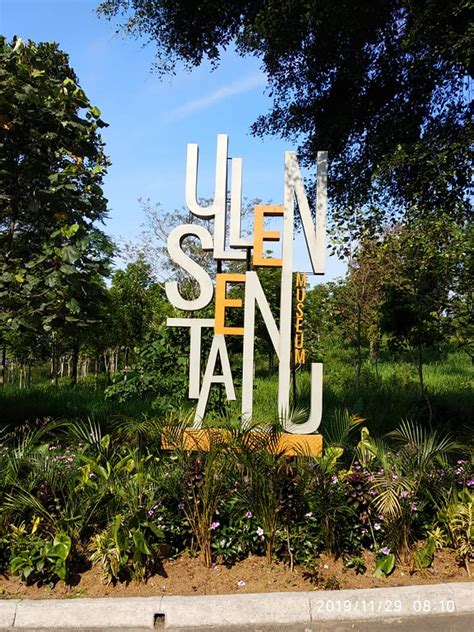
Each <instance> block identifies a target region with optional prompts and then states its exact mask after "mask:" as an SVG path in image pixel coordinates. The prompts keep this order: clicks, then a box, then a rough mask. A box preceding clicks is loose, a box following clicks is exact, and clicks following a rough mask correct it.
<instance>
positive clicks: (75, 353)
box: [71, 340, 79, 386]
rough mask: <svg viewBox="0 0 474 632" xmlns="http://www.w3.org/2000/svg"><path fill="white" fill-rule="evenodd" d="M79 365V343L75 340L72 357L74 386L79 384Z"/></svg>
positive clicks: (72, 382)
mask: <svg viewBox="0 0 474 632" xmlns="http://www.w3.org/2000/svg"><path fill="white" fill-rule="evenodd" d="M78 364H79V342H78V341H77V340H75V341H74V343H73V346H72V355H71V384H72V385H73V386H75V385H76V384H77V367H78Z"/></svg>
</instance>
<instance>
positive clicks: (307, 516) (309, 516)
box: [305, 511, 313, 518]
mask: <svg viewBox="0 0 474 632" xmlns="http://www.w3.org/2000/svg"><path fill="white" fill-rule="evenodd" d="M312 515H313V512H312V511H308V513H305V518H311V517H312Z"/></svg>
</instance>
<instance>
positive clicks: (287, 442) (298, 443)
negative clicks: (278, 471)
mask: <svg viewBox="0 0 474 632" xmlns="http://www.w3.org/2000/svg"><path fill="white" fill-rule="evenodd" d="M256 432H258V431H256ZM163 435H164V436H163V439H162V446H163V448H164V449H165V450H172V449H173V442H172V441H169V440H167V439H166V429H165V432H164V433H163ZM226 435H227V437H228V436H229V433H228V431H226V430H219V429H218V428H212V429H203V430H194V429H193V428H186V430H185V431H184V435H183V437H182V439H181V440H180V447H181V446H182V447H184V449H185V450H200V451H203V452H207V451H208V450H209V446H210V445H211V444H212V443H216V442H219V443H222V442H223V441H224V442H225V441H226ZM275 452H282V453H284V454H285V456H298V455H300V456H321V455H322V453H323V437H322V436H321V435H320V434H312V435H299V434H289V433H288V434H287V433H284V434H282V435H280V437H279V441H278V446H277V447H276V448H275Z"/></svg>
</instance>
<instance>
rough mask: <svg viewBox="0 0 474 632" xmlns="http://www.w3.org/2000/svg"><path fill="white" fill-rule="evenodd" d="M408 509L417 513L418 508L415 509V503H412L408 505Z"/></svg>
mask: <svg viewBox="0 0 474 632" xmlns="http://www.w3.org/2000/svg"><path fill="white" fill-rule="evenodd" d="M410 509H411V510H412V511H418V507H417V505H416V503H412V504H411V505H410Z"/></svg>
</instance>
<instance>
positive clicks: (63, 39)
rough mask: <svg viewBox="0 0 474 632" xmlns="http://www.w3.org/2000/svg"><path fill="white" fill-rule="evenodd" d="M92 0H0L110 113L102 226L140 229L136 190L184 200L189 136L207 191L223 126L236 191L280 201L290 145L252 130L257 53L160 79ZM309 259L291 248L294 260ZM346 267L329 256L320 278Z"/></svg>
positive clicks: (4, 23)
mask: <svg viewBox="0 0 474 632" xmlns="http://www.w3.org/2000/svg"><path fill="white" fill-rule="evenodd" d="M97 5H98V0H0V32H1V33H2V34H3V35H5V36H7V37H8V38H11V37H12V36H13V35H18V36H19V37H21V38H22V39H33V40H35V41H51V40H54V41H56V42H58V43H59V45H60V47H61V48H62V49H63V50H64V51H65V52H66V53H68V54H69V56H70V63H71V66H72V67H73V68H74V70H75V71H76V73H77V75H78V77H79V80H80V84H81V86H82V87H83V88H84V90H85V92H86V94H87V95H88V96H89V98H90V100H91V102H92V103H93V104H94V105H97V107H99V108H100V110H101V111H102V118H103V119H104V120H105V121H106V122H107V123H109V127H108V128H107V129H106V130H104V133H103V136H104V140H105V142H106V152H107V154H108V155H109V156H110V158H111V160H112V166H111V168H110V170H109V173H108V175H107V178H106V182H105V187H104V188H105V194H106V196H107V198H108V200H109V208H110V213H109V219H108V220H107V223H106V231H107V232H108V233H109V234H110V235H112V236H113V237H114V238H115V239H116V240H120V239H126V240H134V239H138V237H139V234H140V230H141V223H142V222H143V219H144V218H143V216H142V213H141V209H140V205H139V203H138V199H139V198H144V199H147V198H149V199H150V200H151V201H152V202H160V203H161V204H162V206H163V207H164V208H166V209H174V208H179V207H181V206H183V205H184V176H185V159H186V144H187V143H189V142H195V143H199V146H200V174H199V177H200V180H199V194H200V195H202V196H203V197H211V196H212V193H213V183H214V160H215V157H214V152H215V143H216V135H217V134H218V133H227V134H229V139H230V147H229V152H230V155H231V156H241V157H242V158H243V170H244V175H243V188H244V190H243V193H244V195H245V196H246V197H248V198H250V199H252V198H255V197H259V198H262V199H264V200H270V199H271V200H272V201H273V203H275V204H280V203H282V201H283V200H282V196H283V158H284V152H285V150H291V149H294V147H293V146H292V145H290V144H288V143H287V142H283V141H281V140H279V139H276V138H272V137H266V138H264V139H263V140H262V139H257V138H254V137H252V136H251V135H250V132H249V127H250V125H251V123H252V122H253V121H254V120H255V119H256V118H257V116H258V115H259V114H262V113H264V112H266V111H267V110H268V108H269V106H270V99H269V98H268V96H266V94H265V77H264V75H263V74H262V72H261V70H260V68H259V63H258V61H257V60H255V59H242V58H239V57H238V56H237V55H236V54H235V53H233V52H232V51H229V52H226V53H225V54H224V55H223V58H222V62H221V64H220V66H219V67H218V69H216V70H214V71H211V68H210V66H209V65H204V66H202V67H200V68H198V69H196V70H194V71H193V72H192V73H188V72H186V71H184V70H178V72H177V74H176V75H175V76H174V77H168V78H165V79H161V80H160V79H159V78H158V76H157V75H156V74H153V72H152V70H151V65H152V62H153V57H154V50H153V47H152V46H151V45H149V46H144V45H143V42H142V41H138V40H135V39H132V38H127V39H124V38H122V37H121V36H119V35H116V33H115V28H116V25H115V24H113V23H110V22H108V21H106V20H105V19H99V18H98V17H97V15H96V14H95V9H96V7H97ZM321 149H324V148H321ZM298 242H299V243H303V241H302V240H298ZM303 251H304V248H299V247H298V246H297V248H296V250H295V252H298V253H301V252H303ZM308 265H309V264H308V261H307V258H306V257H305V256H303V255H301V254H299V255H298V258H297V259H296V260H295V269H305V270H308V269H309V268H308ZM344 269H345V267H344V265H343V264H342V263H341V262H339V261H337V260H335V259H332V258H331V259H330V260H328V269H327V274H326V275H325V277H324V279H321V280H329V279H331V278H334V277H335V276H338V275H342V274H343V273H344Z"/></svg>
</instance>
